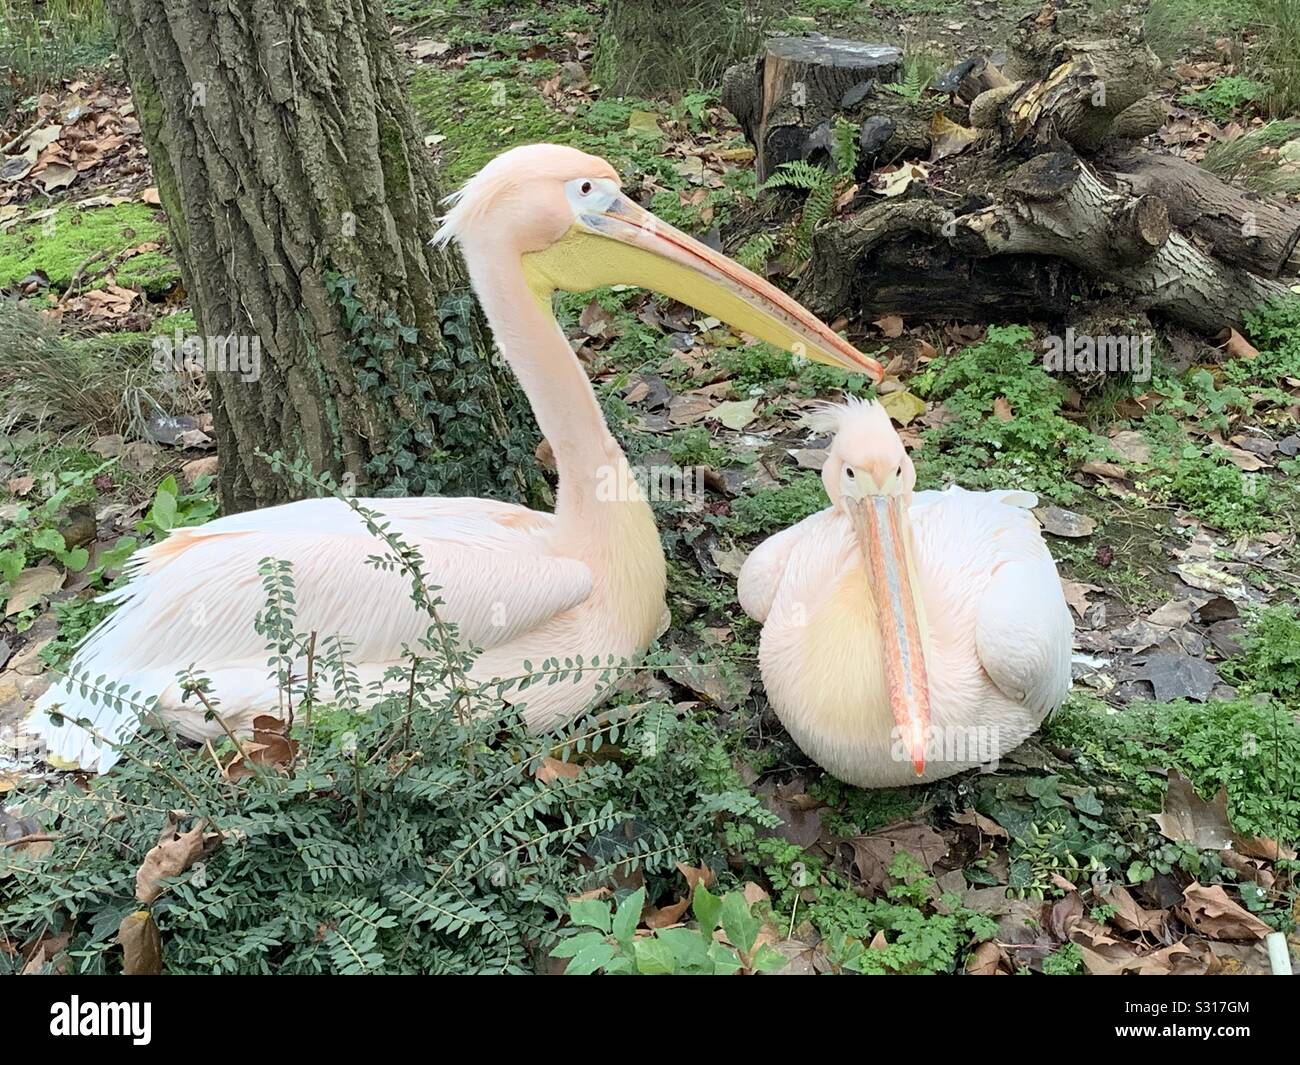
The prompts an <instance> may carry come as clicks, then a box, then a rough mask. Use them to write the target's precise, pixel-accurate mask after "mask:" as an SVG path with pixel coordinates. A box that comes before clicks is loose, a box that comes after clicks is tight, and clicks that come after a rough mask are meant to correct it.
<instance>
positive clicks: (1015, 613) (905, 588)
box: [739, 401, 1073, 788]
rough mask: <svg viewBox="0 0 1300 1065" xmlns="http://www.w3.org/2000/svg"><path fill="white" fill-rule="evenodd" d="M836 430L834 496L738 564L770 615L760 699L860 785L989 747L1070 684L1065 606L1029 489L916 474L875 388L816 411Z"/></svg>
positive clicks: (748, 601) (998, 749) (1009, 742)
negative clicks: (925, 488)
mask: <svg viewBox="0 0 1300 1065" xmlns="http://www.w3.org/2000/svg"><path fill="white" fill-rule="evenodd" d="M810 420H811V421H812V423H813V425H814V427H815V428H819V429H821V430H822V431H834V432H835V438H834V441H833V443H832V444H831V447H830V451H829V456H828V458H827V460H826V465H825V466H824V467H823V468H822V482H823V483H824V484H825V485H826V492H827V494H828V495H829V496H830V499H831V506H830V507H828V508H827V509H826V510H823V511H820V512H819V513H817V514H814V515H812V516H811V517H809V518H805V519H804V520H803V521H801V522H799V524H797V525H795V526H793V527H792V528H789V529H786V530H785V531H784V532H780V533H777V534H776V535H775V536H773V537H771V538H770V539H768V540H766V541H764V542H763V543H762V544H760V545H759V546H758V548H757V549H756V550H755V551H754V552H753V554H751V555H750V556H749V558H748V559H746V561H745V565H744V567H743V568H742V569H741V571H740V587H739V592H740V605H741V606H742V607H743V608H744V610H745V612H746V613H747V614H749V616H750V617H752V618H753V619H754V620H755V621H760V622H762V623H763V634H762V640H761V642H760V645H759V665H760V668H761V670H762V675H763V684H764V686H765V687H766V689H767V696H768V699H769V700H770V701H771V704H772V708H773V709H774V710H775V711H776V714H777V716H778V717H779V718H780V719H781V722H782V723H783V724H784V725H785V727H786V730H787V731H788V732H789V733H790V735H791V736H792V737H793V738H794V740H795V742H796V743H798V744H799V746H800V748H802V749H803V751H804V753H805V754H807V755H808V756H809V757H810V758H812V759H813V760H814V761H816V762H818V763H820V764H821V765H823V766H824V767H825V768H826V769H828V770H829V771H830V772H831V773H833V774H834V775H835V776H837V777H839V778H840V779H841V780H844V781H847V782H848V783H850V784H856V785H858V786H859V787H864V788H883V787H898V786H902V785H905V784H914V783H917V782H918V781H927V780H938V779H940V778H941V777H946V776H950V775H952V774H953V773H956V772H958V771H959V770H962V769H968V768H971V767H972V766H975V765H980V764H983V763H987V762H989V761H992V760H993V759H996V758H998V757H999V756H1000V755H1002V754H1003V753H1004V752H1006V751H1008V750H1010V749H1011V748H1013V747H1015V746H1016V745H1017V744H1019V743H1020V742H1021V741H1022V740H1024V739H1025V738H1026V737H1027V736H1028V735H1029V734H1030V733H1032V732H1033V731H1034V730H1035V729H1037V728H1038V726H1039V724H1041V723H1042V720H1043V718H1044V717H1046V716H1047V714H1048V713H1049V712H1051V711H1052V710H1053V709H1055V708H1056V707H1057V706H1059V705H1060V703H1061V701H1062V700H1063V699H1064V698H1065V695H1066V693H1067V692H1068V691H1069V688H1070V648H1071V643H1072V639H1071V633H1072V632H1073V623H1072V622H1071V620H1070V614H1069V611H1068V609H1067V608H1066V604H1065V598H1064V595H1063V593H1062V591H1061V582H1060V580H1059V579H1058V577H1057V574H1056V566H1055V564H1054V563H1053V561H1052V556H1051V555H1050V554H1049V553H1048V550H1047V545H1046V544H1044V543H1043V539H1042V536H1041V535H1040V534H1039V531H1038V523H1037V521H1036V520H1035V519H1034V517H1033V515H1032V514H1030V512H1029V509H1028V508H1029V507H1032V506H1035V505H1036V504H1037V500H1036V499H1035V498H1034V496H1032V495H1031V494H1029V493H1027V492H1012V491H1006V492H967V491H964V490H963V489H961V488H956V487H953V488H949V489H947V490H946V491H944V492H917V493H915V494H913V492H912V487H913V485H915V483H916V471H915V469H914V468H913V466H912V460H911V459H910V458H909V457H908V455H907V452H906V451H905V450H904V449H903V442H902V441H901V440H900V439H899V438H898V434H897V433H896V432H894V429H893V427H892V426H891V425H890V424H889V415H888V414H886V413H885V410H884V408H883V407H881V406H880V405H879V404H878V403H863V402H859V401H850V402H849V403H848V404H847V405H845V406H835V407H829V408H827V409H826V410H825V411H823V412H820V413H819V414H817V415H814V416H813V418H812V419H810Z"/></svg>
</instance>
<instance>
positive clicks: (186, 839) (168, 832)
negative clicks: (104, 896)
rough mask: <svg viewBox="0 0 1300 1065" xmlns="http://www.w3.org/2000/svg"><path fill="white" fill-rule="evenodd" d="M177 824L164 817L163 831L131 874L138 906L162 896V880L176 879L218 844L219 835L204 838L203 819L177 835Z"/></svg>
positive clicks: (210, 834)
mask: <svg viewBox="0 0 1300 1065" xmlns="http://www.w3.org/2000/svg"><path fill="white" fill-rule="evenodd" d="M178 820H179V818H176V817H175V816H174V815H173V814H168V818H167V827H166V828H165V829H163V832H162V835H161V836H160V837H159V840H158V843H157V844H156V845H155V846H154V847H153V849H152V850H150V851H149V853H148V854H146V855H145V856H144V862H143V863H142V864H141V865H140V870H139V872H137V873H136V874H135V897H136V898H137V899H139V900H140V901H141V902H153V901H154V899H156V898H157V897H158V896H159V895H161V894H162V891H163V888H162V881H163V879H164V878H165V877H169V876H179V875H180V874H181V873H183V872H185V870H186V869H188V868H189V867H190V866H191V865H193V864H194V863H195V862H196V861H198V859H199V858H201V857H203V855H204V854H205V853H209V852H211V851H212V850H214V849H216V847H217V845H218V844H219V843H220V842H221V834H220V833H219V832H210V833H208V835H207V837H206V838H205V836H204V834H203V830H204V829H205V828H207V824H208V823H207V821H206V820H205V819H204V818H202V817H200V818H199V819H198V820H197V821H195V822H194V827H193V828H191V829H190V830H189V831H188V832H181V833H178V832H177V831H176V826H177V821H178ZM124 923H125V922H124Z"/></svg>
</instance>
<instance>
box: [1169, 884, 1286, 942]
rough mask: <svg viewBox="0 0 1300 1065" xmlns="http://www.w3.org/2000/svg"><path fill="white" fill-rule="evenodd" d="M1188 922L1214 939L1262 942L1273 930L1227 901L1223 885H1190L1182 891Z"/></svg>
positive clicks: (1241, 908) (1184, 913) (1238, 906)
mask: <svg viewBox="0 0 1300 1065" xmlns="http://www.w3.org/2000/svg"><path fill="white" fill-rule="evenodd" d="M1182 912H1183V915H1184V917H1186V919H1187V923H1188V924H1190V925H1191V926H1192V927H1193V928H1195V929H1196V930H1197V931H1198V932H1200V933H1201V934H1202V935H1205V936H1209V937H1210V938H1211V939H1263V938H1264V937H1265V936H1266V935H1268V934H1269V932H1271V931H1272V929H1271V928H1269V926H1268V925H1266V924H1265V923H1264V922H1263V921H1261V920H1260V919H1259V918H1258V917H1256V916H1255V915H1254V914H1252V913H1250V912H1249V911H1247V910H1246V909H1245V908H1243V907H1242V906H1240V905H1238V904H1237V903H1235V902H1233V901H1232V899H1230V898H1228V893H1227V892H1226V891H1225V890H1224V889H1223V887H1222V885H1220V884H1213V885H1211V886H1208V887H1207V886H1206V885H1204V884H1198V883H1195V882H1193V883H1191V884H1189V885H1187V887H1186V888H1185V889H1184V890H1183V906H1182Z"/></svg>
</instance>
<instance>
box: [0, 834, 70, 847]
mask: <svg viewBox="0 0 1300 1065" xmlns="http://www.w3.org/2000/svg"><path fill="white" fill-rule="evenodd" d="M62 838H63V837H62V836H57V835H54V836H52V835H48V834H46V833H44V832H34V833H32V835H30V836H19V837H18V838H17V839H7V840H5V841H4V842H3V843H0V847H17V846H19V845H20V844H23V843H53V842H54V841H55V840H56V839H62Z"/></svg>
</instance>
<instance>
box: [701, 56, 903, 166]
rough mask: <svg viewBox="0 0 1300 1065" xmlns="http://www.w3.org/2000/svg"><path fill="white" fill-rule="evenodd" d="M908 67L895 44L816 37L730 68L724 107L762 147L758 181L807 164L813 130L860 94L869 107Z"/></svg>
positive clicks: (725, 88)
mask: <svg viewBox="0 0 1300 1065" xmlns="http://www.w3.org/2000/svg"><path fill="white" fill-rule="evenodd" d="M901 60H902V53H901V52H900V51H899V50H898V49H897V48H895V47H893V46H891V45H883V44H866V43H863V42H861V41H846V40H841V39H840V38H837V37H823V36H821V35H820V34H814V35H810V36H806V37H777V38H773V39H772V40H770V41H768V42H767V44H766V46H765V50H764V52H763V54H762V55H761V56H759V57H758V59H756V60H754V61H753V62H751V63H742V64H738V65H737V66H734V67H732V68H731V69H729V70H728V71H727V73H726V76H725V77H724V79H723V86H722V104H723V106H724V107H726V108H727V110H728V111H730V112H731V113H732V114H733V115H735V116H736V118H737V120H738V121H739V122H740V124H741V126H742V127H744V130H745V134H746V136H748V137H749V139H750V141H751V142H752V143H753V144H754V146H755V150H756V152H757V168H758V180H759V181H760V182H762V181H766V180H767V178H768V176H769V175H770V174H771V172H772V171H773V170H774V169H776V167H778V166H780V165H781V164H782V163H788V162H791V161H792V160H795V159H801V158H804V157H805V151H804V148H805V145H806V142H807V140H808V137H809V136H810V135H811V134H812V133H813V131H815V130H816V129H817V127H818V126H819V125H821V124H822V123H823V122H825V121H827V120H828V119H830V118H833V117H834V116H835V115H837V114H838V113H840V111H841V110H842V109H844V108H846V107H850V106H852V105H853V103H854V102H856V101H855V100H854V95H855V94H857V99H858V100H861V99H862V97H863V96H864V95H865V94H866V93H867V92H869V91H870V87H871V86H872V85H873V83H874V84H879V83H881V82H891V81H894V80H896V78H897V75H898V68H899V63H900V61H901ZM846 98H847V99H848V102H847V103H846Z"/></svg>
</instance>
